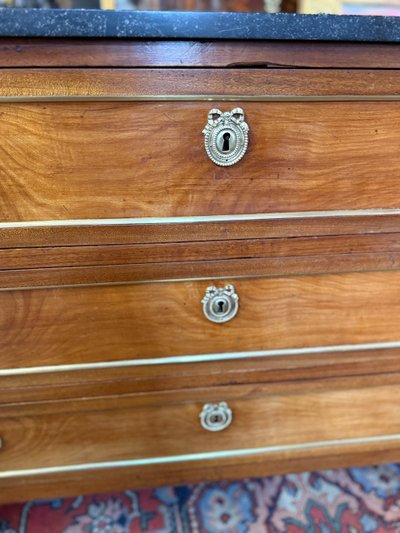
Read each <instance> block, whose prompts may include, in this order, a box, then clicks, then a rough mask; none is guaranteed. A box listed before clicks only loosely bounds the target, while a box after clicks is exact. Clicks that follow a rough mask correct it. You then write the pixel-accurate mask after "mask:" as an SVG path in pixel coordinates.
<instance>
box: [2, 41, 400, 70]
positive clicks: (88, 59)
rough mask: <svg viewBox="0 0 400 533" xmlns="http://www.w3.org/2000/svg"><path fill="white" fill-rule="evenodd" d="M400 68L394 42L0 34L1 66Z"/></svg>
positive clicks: (396, 47)
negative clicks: (10, 36)
mask: <svg viewBox="0 0 400 533" xmlns="http://www.w3.org/2000/svg"><path fill="white" fill-rule="evenodd" d="M249 65H251V66H254V65H266V66H267V65H268V66H280V67H301V68H304V67H314V68H315V67H317V68H367V69H372V68H378V69H381V68H390V69H398V68H400V60H399V54H398V46H397V45H396V44H388V43H386V44H372V43H362V44H360V43H328V42H307V43H306V42H296V43H291V42H287V41H276V42H268V41H266V42H252V41H245V42H243V41H233V42H229V41H228V42H226V41H225V42H224V41H214V42H198V41H140V40H134V41H132V40H123V39H118V41H116V40H102V39H96V40H95V41H92V40H80V39H69V40H63V39H6V38H2V39H0V67H3V68H4V67H114V68H115V67H238V66H249Z"/></svg>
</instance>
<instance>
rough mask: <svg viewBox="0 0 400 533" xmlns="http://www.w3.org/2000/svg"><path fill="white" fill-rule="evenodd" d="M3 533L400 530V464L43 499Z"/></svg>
mask: <svg viewBox="0 0 400 533" xmlns="http://www.w3.org/2000/svg"><path fill="white" fill-rule="evenodd" d="M0 532H1V533H134V532H135V533H139V532H151V533H156V532H157V533H263V532H267V533H282V532H285V533H359V532H360V533H361V532H362V533H383V532H387V533H389V532H390V533H399V532H400V465H384V466H379V467H370V468H351V469H349V470H332V471H325V472H315V473H306V474H296V475H294V474H292V475H287V476H275V477H269V478H259V479H245V480H241V481H229V482H228V481H226V482H222V483H200V484H198V485H192V486H184V487H165V488H160V489H153V490H140V491H133V490H127V491H125V492H120V493H112V494H102V495H95V496H85V497H77V498H65V499H58V500H46V501H44V500H40V501H32V502H28V503H24V504H17V505H6V506H2V507H0Z"/></svg>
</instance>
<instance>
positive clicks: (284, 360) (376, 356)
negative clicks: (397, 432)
mask: <svg viewBox="0 0 400 533" xmlns="http://www.w3.org/2000/svg"><path fill="white" fill-rule="evenodd" d="M377 367H379V369H380V372H381V378H382V380H383V379H385V378H386V377H387V376H388V375H389V374H394V373H397V374H398V373H399V372H400V348H385V349H384V348H380V349H378V348H374V349H368V350H366V349H364V350H362V349H360V348H358V349H355V350H344V351H337V350H336V351H335V350H332V351H331V352H326V351H319V352H318V351H317V352H316V353H315V352H311V351H307V350H306V351H305V353H304V354H302V355H293V354H291V355H279V356H276V357H251V358H247V359H239V360H229V359H228V360H225V361H223V362H221V361H213V362H201V363H199V362H195V363H184V364H180V363H175V364H165V365H154V366H148V365H145V366H135V367H133V366H123V367H110V366H108V367H107V368H92V369H89V370H82V369H80V370H77V369H71V370H65V369H64V370H63V371H61V372H57V371H55V370H53V371H48V372H43V370H42V371H41V372H38V373H32V374H29V373H26V371H27V369H25V373H23V374H18V375H15V374H14V375H2V376H1V388H0V405H1V406H3V405H7V404H10V403H26V402H38V401H40V402H43V401H53V400H55V399H56V400H63V399H64V400H67V399H74V398H75V399H76V398H93V397H99V396H104V397H107V396H112V395H121V394H137V393H151V392H162V391H170V390H182V389H191V390H192V389H196V388H202V387H216V386H226V385H240V384H257V383H258V384H261V383H265V384H266V383H270V384H272V383H277V382H282V381H285V382H288V383H289V382H297V381H302V380H311V379H312V380H316V379H327V378H338V377H353V378H355V379H358V377H360V376H368V375H369V376H371V375H374V374H376V371H377ZM221 368H223V372H221ZM383 373H384V374H385V375H383ZM223 390H224V389H223V388H221V391H223Z"/></svg>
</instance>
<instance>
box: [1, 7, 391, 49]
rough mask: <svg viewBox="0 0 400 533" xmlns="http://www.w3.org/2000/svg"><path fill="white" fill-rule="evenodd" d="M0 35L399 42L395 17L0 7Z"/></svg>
mask: <svg viewBox="0 0 400 533" xmlns="http://www.w3.org/2000/svg"><path fill="white" fill-rule="evenodd" d="M0 37H53V38H127V39H186V40H220V39H223V40H229V39H235V40H288V41H350V42H363V41H364V42H393V43H395V42H400V17H384V16H358V15H325V14H320V15H299V14H296V15H294V14H286V13H278V14H266V13H233V12H232V13H204V12H203V13H202V12H196V13H195V12H173V11H101V10H95V9H68V10H64V9H22V8H15V9H10V8H0Z"/></svg>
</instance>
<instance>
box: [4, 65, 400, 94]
mask: <svg viewBox="0 0 400 533" xmlns="http://www.w3.org/2000/svg"><path fill="white" fill-rule="evenodd" d="M0 82H1V85H0V97H1V98H8V99H11V98H17V99H18V98H21V99H23V98H25V99H29V98H42V99H44V100H48V99H51V98H61V99H62V98H72V99H73V98H76V99H80V98H87V97H91V98H100V99H101V98H104V99H106V100H107V99H110V98H135V97H139V98H146V97H165V96H182V95H187V96H189V97H192V98H193V97H198V96H203V98H204V99H207V98H209V97H214V96H215V95H222V96H224V97H225V98H226V99H229V98H230V97H231V96H238V97H239V98H240V96H243V97H251V98H254V97H256V96H275V97H293V96H307V97H321V96H323V97H337V96H348V97H363V98H371V99H374V98H376V97H377V96H396V97H398V96H399V95H400V72H399V71H398V70H397V69H396V70H378V69H370V70H358V69H354V70H351V69H337V70H336V69H324V68H321V69H286V68H236V69H235V68H234V69H215V68H213V69H207V68H186V69H174V68H144V69H140V68H139V69H129V68H119V69H118V68H109V69H102V68H89V69H79V68H60V69H56V68H51V69H46V68H36V69H25V68H19V69H9V68H4V69H2V70H1V71H0Z"/></svg>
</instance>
